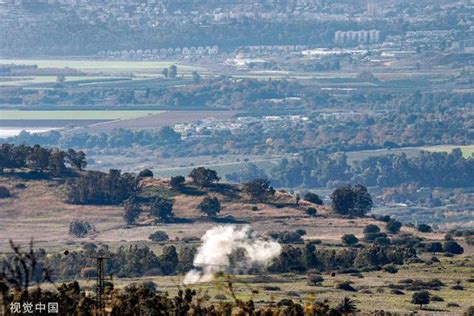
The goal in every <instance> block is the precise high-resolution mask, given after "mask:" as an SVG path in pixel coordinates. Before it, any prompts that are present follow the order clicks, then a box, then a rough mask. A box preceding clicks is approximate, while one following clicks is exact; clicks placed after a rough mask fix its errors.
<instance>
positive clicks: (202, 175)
mask: <svg viewBox="0 0 474 316" xmlns="http://www.w3.org/2000/svg"><path fill="white" fill-rule="evenodd" d="M189 177H190V178H191V179H192V180H193V182H194V183H195V184H197V185H199V186H200V187H209V186H211V185H212V184H213V183H214V182H218V181H219V180H220V178H219V177H218V176H217V172H216V171H215V170H211V169H207V168H204V167H198V168H194V169H193V170H192V171H191V173H190V174H189Z"/></svg>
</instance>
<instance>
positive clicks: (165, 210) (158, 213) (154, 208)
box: [150, 198, 174, 223]
mask: <svg viewBox="0 0 474 316" xmlns="http://www.w3.org/2000/svg"><path fill="white" fill-rule="evenodd" d="M150 214H151V216H154V217H156V218H157V219H158V221H159V222H163V223H166V222H169V221H170V220H171V219H172V218H173V217H174V213H173V201H170V200H165V199H162V198H157V199H155V200H154V201H153V202H152V203H151V205H150Z"/></svg>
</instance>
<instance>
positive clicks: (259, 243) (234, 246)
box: [183, 225, 281, 284]
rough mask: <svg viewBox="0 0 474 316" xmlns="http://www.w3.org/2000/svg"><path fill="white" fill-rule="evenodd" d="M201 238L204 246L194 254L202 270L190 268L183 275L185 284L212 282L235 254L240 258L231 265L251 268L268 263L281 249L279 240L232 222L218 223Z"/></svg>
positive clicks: (197, 264) (225, 268)
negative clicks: (237, 225) (267, 238)
mask: <svg viewBox="0 0 474 316" xmlns="http://www.w3.org/2000/svg"><path fill="white" fill-rule="evenodd" d="M201 241H202V245H201V247H199V249H198V252H197V254H196V256H195V257H194V266H195V267H198V268H199V269H193V270H191V271H189V272H188V273H187V274H186V276H185V277H184V281H183V283H184V284H194V283H199V282H209V281H211V280H212V279H213V278H214V275H215V274H216V273H219V272H225V271H226V270H228V269H229V268H230V265H231V257H232V256H234V257H237V260H234V261H237V262H236V263H232V264H238V266H239V267H241V268H250V267H252V266H255V265H259V266H265V265H268V264H269V263H270V261H271V260H272V259H273V258H275V257H276V256H278V255H279V254H280V252H281V246H280V244H279V243H278V242H275V241H272V240H266V239H264V238H262V237H261V236H258V235H257V234H256V233H255V232H254V231H252V230H251V229H250V226H248V225H246V226H243V227H242V228H240V229H239V228H237V227H235V226H233V225H229V226H216V227H214V228H212V229H210V230H208V231H207V232H206V233H205V234H204V236H202V238H201ZM236 254H237V256H236Z"/></svg>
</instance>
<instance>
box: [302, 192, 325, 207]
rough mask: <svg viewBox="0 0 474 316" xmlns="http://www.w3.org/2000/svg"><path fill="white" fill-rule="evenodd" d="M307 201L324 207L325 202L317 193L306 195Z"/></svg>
mask: <svg viewBox="0 0 474 316" xmlns="http://www.w3.org/2000/svg"><path fill="white" fill-rule="evenodd" d="M304 199H305V201H308V202H311V203H314V204H317V205H323V200H321V198H320V197H319V195H317V194H316V193H312V192H308V193H306V194H305V195H304Z"/></svg>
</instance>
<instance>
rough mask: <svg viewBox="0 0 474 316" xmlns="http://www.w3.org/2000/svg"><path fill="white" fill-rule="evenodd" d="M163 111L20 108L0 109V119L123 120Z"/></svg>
mask: <svg viewBox="0 0 474 316" xmlns="http://www.w3.org/2000/svg"><path fill="white" fill-rule="evenodd" d="M162 112H163V111H143V110H141V111H139V110H137V111H132V110H128V111H120V110H110V111H94V110H78V111H74V110H72V111H62V110H58V111H54V110H45V111H20V110H0V120H125V119H133V118H138V117H142V116H146V115H151V114H159V113H162Z"/></svg>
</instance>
